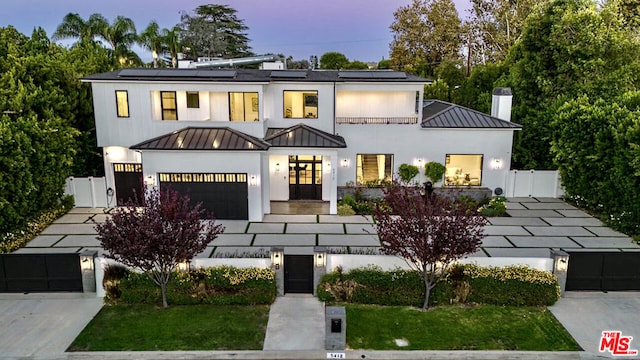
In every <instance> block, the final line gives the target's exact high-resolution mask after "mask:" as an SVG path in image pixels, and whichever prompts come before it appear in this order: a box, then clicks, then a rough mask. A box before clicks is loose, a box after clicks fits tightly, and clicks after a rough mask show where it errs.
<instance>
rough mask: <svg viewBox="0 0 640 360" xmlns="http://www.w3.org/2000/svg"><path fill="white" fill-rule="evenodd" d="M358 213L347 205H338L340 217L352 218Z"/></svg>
mask: <svg viewBox="0 0 640 360" xmlns="http://www.w3.org/2000/svg"><path fill="white" fill-rule="evenodd" d="M355 214H356V212H355V210H353V208H352V207H351V206H349V205H347V204H343V205H338V215H340V216H351V215H355Z"/></svg>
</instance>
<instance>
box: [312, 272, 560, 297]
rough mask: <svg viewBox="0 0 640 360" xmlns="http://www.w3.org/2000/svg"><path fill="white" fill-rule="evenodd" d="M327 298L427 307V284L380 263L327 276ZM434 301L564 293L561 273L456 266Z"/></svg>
mask: <svg viewBox="0 0 640 360" xmlns="http://www.w3.org/2000/svg"><path fill="white" fill-rule="evenodd" d="M317 290H318V298H319V299H320V300H321V301H329V302H347V303H359V304H377V305H401V306H421V305H422V302H423V301H424V284H423V282H422V279H421V278H420V274H419V273H418V272H416V271H411V270H400V269H397V270H392V271H382V270H381V269H380V268H378V267H375V266H369V267H366V268H358V269H353V270H351V271H349V272H346V273H345V272H343V271H342V269H341V268H338V269H337V270H336V271H333V272H331V273H328V274H325V275H324V276H323V277H322V279H321V280H320V284H319V285H318V289H317ZM431 291H432V293H431V297H430V299H429V303H430V305H445V304H451V303H482V304H493V305H514V306H525V305H526V306H541V305H552V304H553V303H555V302H556V301H557V300H558V299H559V297H560V288H559V286H558V281H557V278H556V277H555V275H553V274H551V273H548V272H545V271H540V270H535V269H531V268H528V267H525V266H508V267H504V268H493V267H488V268H485V267H479V266H476V265H454V266H452V267H451V268H450V270H449V273H448V274H447V276H446V277H445V279H444V280H443V281H440V282H439V283H438V284H437V285H436V286H435V287H434V288H433V289H432V290H431Z"/></svg>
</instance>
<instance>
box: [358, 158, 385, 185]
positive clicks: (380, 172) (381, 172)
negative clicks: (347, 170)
mask: <svg viewBox="0 0 640 360" xmlns="http://www.w3.org/2000/svg"><path fill="white" fill-rule="evenodd" d="M392 174H393V154H358V155H357V156H356V180H357V184H358V185H381V184H382V183H383V182H387V181H391V180H392V179H393V178H392Z"/></svg>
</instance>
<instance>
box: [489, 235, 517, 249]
mask: <svg viewBox="0 0 640 360" xmlns="http://www.w3.org/2000/svg"><path fill="white" fill-rule="evenodd" d="M481 246H483V247H485V246H486V247H513V244H511V243H510V242H509V240H507V238H505V237H504V236H494V235H492V236H485V238H484V239H482V245H481Z"/></svg>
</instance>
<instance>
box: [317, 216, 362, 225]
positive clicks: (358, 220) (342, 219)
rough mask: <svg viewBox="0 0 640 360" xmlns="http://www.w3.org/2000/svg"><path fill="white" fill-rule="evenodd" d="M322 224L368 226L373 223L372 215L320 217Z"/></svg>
mask: <svg viewBox="0 0 640 360" xmlns="http://www.w3.org/2000/svg"><path fill="white" fill-rule="evenodd" d="M320 222H321V223H334V224H335V223H351V224H366V223H373V218H372V217H371V215H353V216H339V215H320Z"/></svg>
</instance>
